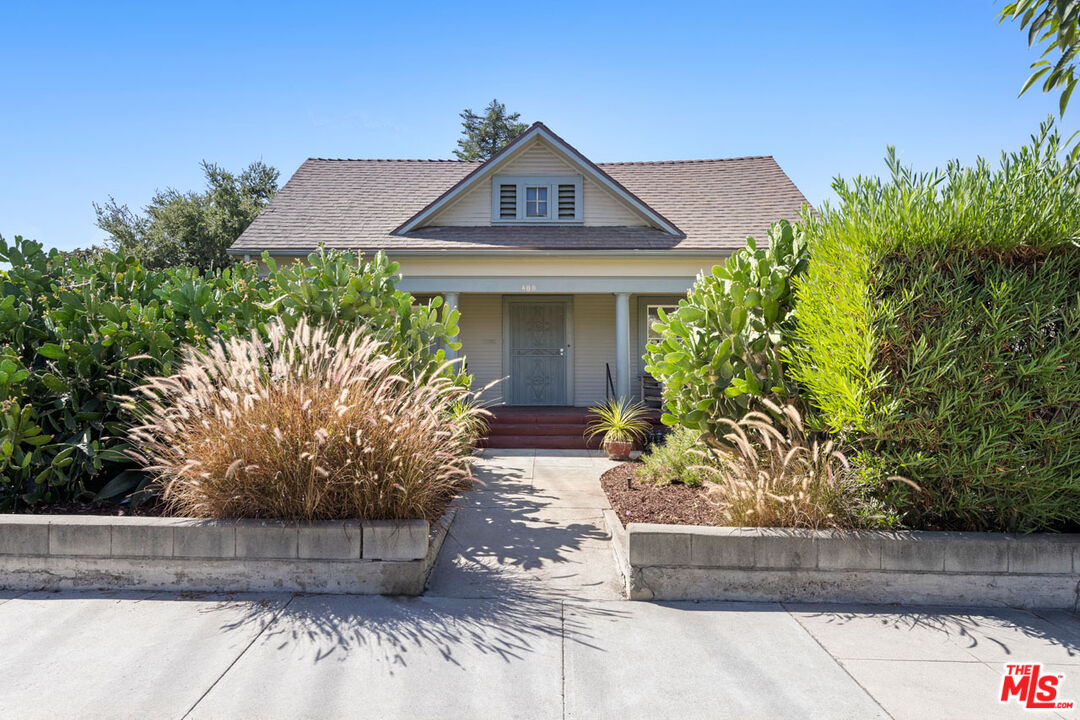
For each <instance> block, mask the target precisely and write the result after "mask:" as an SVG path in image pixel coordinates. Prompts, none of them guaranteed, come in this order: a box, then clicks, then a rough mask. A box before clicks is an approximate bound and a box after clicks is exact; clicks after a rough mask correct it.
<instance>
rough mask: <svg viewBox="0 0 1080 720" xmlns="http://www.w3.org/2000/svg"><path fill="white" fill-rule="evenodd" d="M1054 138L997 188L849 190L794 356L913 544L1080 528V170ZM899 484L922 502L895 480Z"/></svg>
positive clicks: (810, 235) (948, 181)
mask: <svg viewBox="0 0 1080 720" xmlns="http://www.w3.org/2000/svg"><path fill="white" fill-rule="evenodd" d="M1059 147H1060V145H1059V141H1058V137H1057V135H1056V133H1054V132H1053V131H1052V130H1051V129H1050V128H1049V127H1048V126H1044V128H1043V131H1042V132H1041V133H1040V134H1039V135H1038V136H1036V137H1034V138H1033V142H1032V144H1031V145H1030V146H1029V147H1025V148H1024V149H1023V150H1021V151H1019V152H1017V153H1014V154H1011V155H1005V156H1003V157H1002V161H1001V166H1000V168H999V169H997V170H996V171H992V170H991V169H990V167H989V165H988V164H987V163H986V162H985V161H983V160H979V161H978V163H977V164H976V165H975V166H974V167H970V168H967V167H961V166H960V165H959V164H957V163H952V164H950V165H949V166H948V167H947V168H946V169H945V170H944V171H939V172H934V173H927V174H916V173H913V172H912V171H911V170H909V169H907V168H903V167H901V166H900V165H899V164H898V163H897V162H896V160H895V156H894V155H893V153H892V151H891V149H890V157H889V168H890V170H891V179H890V181H888V182H882V181H880V180H877V179H870V178H858V179H856V180H855V181H853V182H851V183H847V182H844V181H839V180H838V181H837V182H836V184H835V185H834V187H835V189H836V191H837V194H838V195H839V197H840V204H839V206H838V207H836V208H832V207H825V208H823V209H822V210H821V213H820V215H819V216H815V217H806V218H805V221H804V227H805V230H806V235H807V241H808V244H809V248H810V258H811V259H810V265H809V268H808V269H807V272H806V274H805V275H804V276H803V277H802V278H800V279H799V280H798V281H797V283H796V301H797V308H798V316H799V324H798V328H797V330H796V342H794V343H791V344H789V345H788V347H787V348H786V351H785V352H786V353H787V358H788V359H789V362H790V368H791V374H792V376H793V378H794V379H795V380H796V381H798V382H799V383H800V384H801V386H802V388H803V390H804V394H805V398H806V399H808V400H809V402H810V403H811V405H812V406H813V408H814V411H815V412H814V420H815V423H816V426H817V427H824V428H828V429H830V430H832V431H834V432H837V433H840V434H841V437H842V438H843V439H844V440H846V441H847V442H849V443H851V444H852V445H853V446H854V447H855V448H856V449H857V450H858V451H859V452H860V456H862V457H864V458H865V459H866V462H865V466H866V467H867V468H871V467H872V468H876V472H877V475H878V480H879V482H880V484H879V495H880V496H881V497H882V498H884V499H885V501H886V502H887V503H889V504H890V505H892V506H893V507H895V508H896V509H897V510H898V511H899V512H900V513H901V515H902V516H903V519H904V522H905V523H907V524H908V525H910V526H914V527H941V528H955V529H969V530H1021V531H1033V530H1046V529H1066V528H1075V527H1077V525H1078V523H1080V422H1078V420H1080V249H1078V248H1077V245H1076V238H1077V237H1080V169H1078V168H1077V166H1075V165H1072V164H1069V163H1068V162H1065V161H1062V160H1060V159H1059V152H1058V151H1059ZM888 475H900V476H904V477H906V478H909V479H911V480H913V481H914V482H915V483H916V484H917V485H918V486H919V489H916V488H914V487H912V486H910V485H907V484H905V483H897V482H889V481H885V480H882V479H881V478H883V477H885V476H888Z"/></svg>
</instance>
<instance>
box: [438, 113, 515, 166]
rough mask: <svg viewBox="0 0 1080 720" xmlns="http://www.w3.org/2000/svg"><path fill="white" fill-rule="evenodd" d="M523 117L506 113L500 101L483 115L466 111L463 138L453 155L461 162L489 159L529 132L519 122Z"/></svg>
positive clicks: (459, 140) (463, 114)
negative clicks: (519, 136) (522, 134)
mask: <svg viewBox="0 0 1080 720" xmlns="http://www.w3.org/2000/svg"><path fill="white" fill-rule="evenodd" d="M520 117H521V113H507V112H506V106H505V105H503V104H502V103H501V102H499V101H498V100H492V101H491V102H490V103H489V104H488V106H487V107H486V108H484V111H483V113H482V114H480V115H477V114H476V113H474V112H473V111H472V110H469V109H468V108H466V109H465V110H464V111H463V112H462V113H461V127H462V131H461V134H462V137H461V138H459V139H458V141H457V144H458V149H457V150H455V151H454V154H455V155H457V158H458V160H488V159H490V158H491V156H492V155H494V154H495V153H497V152H499V151H500V150H502V149H503V148H504V147H506V146H507V145H508V144H509V143H510V141H511V140H513V139H514V138H516V137H517V136H518V135H520V134H521V133H523V132H525V130H526V129H527V128H528V125H527V124H526V123H523V122H518V118H520Z"/></svg>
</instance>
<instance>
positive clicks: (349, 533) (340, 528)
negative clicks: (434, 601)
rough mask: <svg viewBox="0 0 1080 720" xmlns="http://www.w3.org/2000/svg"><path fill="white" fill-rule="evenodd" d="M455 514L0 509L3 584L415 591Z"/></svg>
mask: <svg viewBox="0 0 1080 720" xmlns="http://www.w3.org/2000/svg"><path fill="white" fill-rule="evenodd" d="M453 513H454V511H453V509H450V510H448V511H447V512H446V513H445V514H444V515H443V516H442V518H441V519H440V520H439V521H438V522H437V523H435V525H434V527H432V526H429V524H428V522H427V521H426V520H406V521H401V522H394V521H372V522H359V521H336V522H323V523H316V524H298V523H287V522H276V521H261V520H191V519H182V518H170V517H116V516H90V515H0V587H3V588H11V589H46V588H47V589H61V588H139V589H145V590H185V591H202V592H245V591H283V592H321V593H357V594H370V595H375V594H384V595H419V594H421V593H422V592H423V591H424V584H425V583H426V581H427V576H428V573H429V572H430V570H431V568H432V566H433V565H434V562H435V559H436V557H437V556H438V553H439V548H440V546H441V545H442V541H443V538H444V537H445V536H446V531H447V528H448V527H449V525H450V523H451V522H452V521H453Z"/></svg>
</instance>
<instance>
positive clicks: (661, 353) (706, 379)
mask: <svg viewBox="0 0 1080 720" xmlns="http://www.w3.org/2000/svg"><path fill="white" fill-rule="evenodd" d="M806 265H807V253H806V244H805V242H804V239H803V235H802V232H801V230H800V229H799V227H798V226H796V225H792V224H791V223H788V222H787V221H781V222H779V223H777V224H775V225H773V227H772V228H770V230H769V247H768V248H758V247H757V243H756V242H755V241H754V238H747V239H746V247H745V248H743V249H742V250H739V251H738V252H736V253H735V254H733V255H732V256H731V257H730V258H728V259H727V262H725V263H724V264H723V265H717V266H716V267H714V268H713V269H712V272H711V273H709V274H706V273H702V274H700V275H699V276H698V278H697V281H696V282H695V283H694V286H693V287H692V288H690V290H689V292H688V293H687V295H686V299H684V300H682V301H680V302H679V309H678V310H676V311H674V312H671V313H667V314H664V313H663V311H661V315H660V322H658V323H656V324H654V325H653V329H654V330H655V331H657V332H658V333H659V334H660V339H659V340H658V341H656V342H654V343H650V344H649V345H648V346H647V347H646V350H645V361H646V365H645V369H646V371H647V372H649V373H650V374H651V375H652V376H653V377H655V378H656V379H657V380H659V381H660V382H661V383H662V384H663V387H664V410H665V412H664V415H663V421H664V423H665V424H667V425H682V426H685V427H690V428H695V429H698V430H700V431H701V432H703V433H714V432H716V431H717V427H716V425H717V420H718V419H719V418H723V417H726V418H732V419H734V418H738V417H741V416H742V414H743V413H744V412H745V411H746V407H747V405H748V403H749V399H750V398H751V397H752V396H757V397H763V396H769V397H778V398H784V397H786V396H787V395H789V394H790V388H789V386H788V384H787V382H786V381H785V376H784V369H783V366H782V364H781V362H780V353H779V350H780V348H781V347H782V346H783V345H784V343H785V342H786V341H787V339H788V338H789V337H790V333H791V329H792V326H793V322H794V318H793V316H792V308H793V304H792V303H793V296H792V287H791V285H792V280H793V278H794V277H795V276H797V275H798V274H800V273H802V272H803V271H804V270H805V268H806Z"/></svg>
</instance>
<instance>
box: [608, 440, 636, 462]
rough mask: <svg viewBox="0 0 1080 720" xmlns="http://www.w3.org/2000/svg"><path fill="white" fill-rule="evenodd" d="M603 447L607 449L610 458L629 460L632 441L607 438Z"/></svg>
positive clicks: (632, 445)
mask: <svg viewBox="0 0 1080 720" xmlns="http://www.w3.org/2000/svg"><path fill="white" fill-rule="evenodd" d="M604 449H605V450H607V456H608V459H610V460H629V459H630V451H631V450H633V449H634V443H632V442H628V441H625V440H608V441H607V442H605V443H604Z"/></svg>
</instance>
